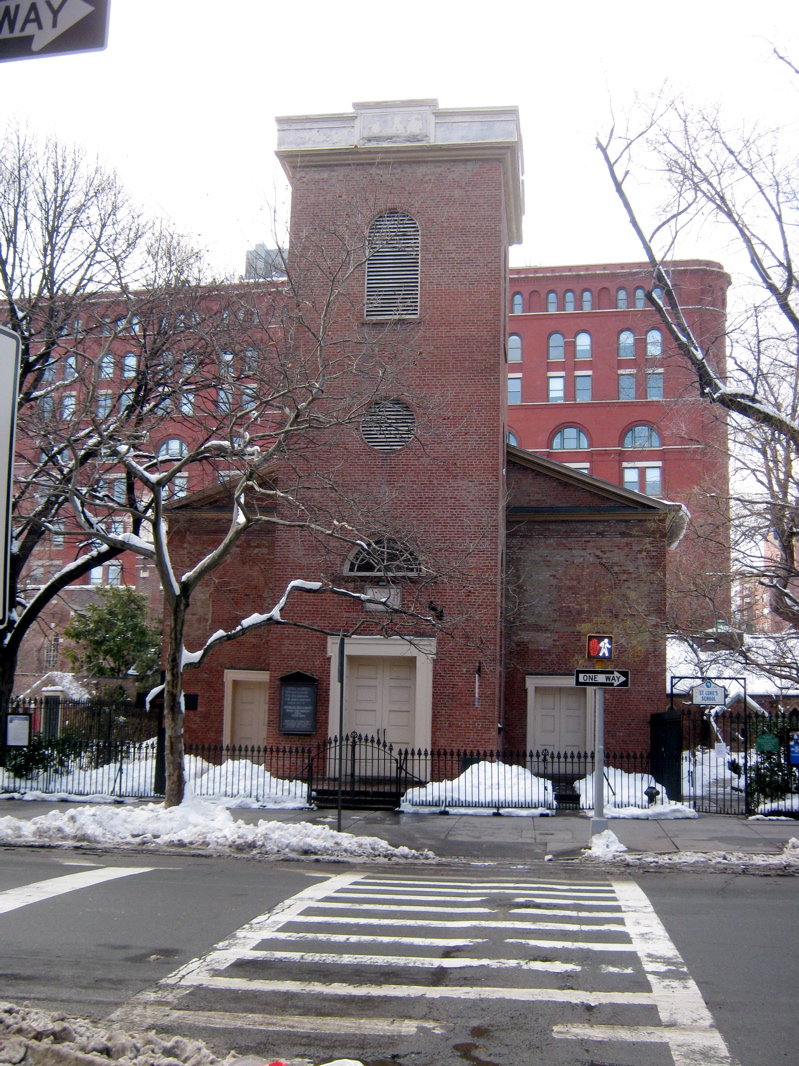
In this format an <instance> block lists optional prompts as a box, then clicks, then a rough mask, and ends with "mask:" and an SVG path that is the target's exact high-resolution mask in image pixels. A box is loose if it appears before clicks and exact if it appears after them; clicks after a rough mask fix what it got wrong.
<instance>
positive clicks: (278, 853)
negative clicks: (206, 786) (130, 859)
mask: <svg viewBox="0 0 799 1066" xmlns="http://www.w3.org/2000/svg"><path fill="white" fill-rule="evenodd" d="M4 844H5V845H9V844H17V845H19V844H22V845H34V846H36V845H38V846H53V845H56V846H62V847H76V846H77V847H80V846H94V847H98V846H101V847H125V848H129V847H138V848H151V849H161V848H188V849H192V850H208V851H213V852H214V853H215V854H237V853H241V852H247V853H248V854H251V855H258V856H261V857H266V858H301V857H305V858H308V857H311V858H326V859H355V860H363V859H418V858H432V857H433V856H432V853H431V852H429V851H425V852H418V851H414V850H413V849H411V848H406V847H399V848H395V847H392V846H391V845H390V844H389V843H387V841H385V840H382V839H381V838H380V837H358V836H353V835H352V834H351V833H336V832H334V831H333V830H332V829H328V827H327V826H322V825H311V824H309V823H308V822H299V823H297V824H294V825H287V824H283V823H281V822H266V821H261V822H258V823H257V824H256V825H247V824H246V823H245V822H242V821H234V819H233V816H232V815H231V814H230V812H229V811H228V810H226V809H225V808H224V807H220V806H218V805H215V804H212V803H208V802H206V801H203V800H199V799H188V800H186V801H185V802H184V803H182V804H181V805H180V806H179V807H170V808H168V809H167V808H165V807H164V805H163V804H162V803H148V804H145V805H143V806H141V807H127V806H122V807H118V806H114V807H107V806H95V807H75V808H73V809H72V810H68V811H50V812H49V813H48V814H42V815H39V816H38V817H36V818H31V819H30V820H25V819H22V818H11V817H6V818H0V845H4Z"/></svg>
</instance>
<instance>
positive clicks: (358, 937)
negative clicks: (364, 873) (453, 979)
mask: <svg viewBox="0 0 799 1066" xmlns="http://www.w3.org/2000/svg"><path fill="white" fill-rule="evenodd" d="M380 924H381V925H385V924H386V923H385V922H381V923H380ZM266 939H268V940H314V941H316V942H319V941H320V940H322V941H332V942H335V943H337V944H400V945H402V944H413V945H416V946H421V947H433V948H469V947H472V946H473V945H474V944H485V943H487V941H486V940H484V939H482V940H481V939H463V940H459V939H457V938H450V937H443V936H370V935H363V934H360V933H286V932H280V933H269V935H268V937H266Z"/></svg>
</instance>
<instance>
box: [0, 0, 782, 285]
mask: <svg viewBox="0 0 799 1066" xmlns="http://www.w3.org/2000/svg"><path fill="white" fill-rule="evenodd" d="M798 10H799V8H798V7H797V4H796V2H795V0H769V2H767V3H763V4H752V3H751V2H746V3H742V2H740V0H725V2H720V0H670V2H668V3H662V4H658V5H655V4H642V3H640V2H637V3H628V2H626V0H616V2H615V3H613V4H600V3H596V2H593V3H588V2H585V0H570V2H569V3H568V4H566V3H554V2H552V0H550V2H549V3H542V2H541V0H526V2H520V3H517V2H515V0H499V2H494V3H488V4H481V5H479V6H477V5H473V6H467V5H466V4H463V3H457V4H456V3H452V2H450V0H426V2H418V0H404V2H402V3H395V4H391V3H378V2H375V0H372V2H369V3H366V2H360V0H359V2H349V3H348V2H346V0H339V2H335V3H334V2H331V0H305V2H301V0H294V2H293V3H286V2H284V3H282V4H277V3H273V2H271V0H111V24H110V33H109V43H108V48H107V50H106V51H105V52H99V53H90V54H86V55H79V56H68V57H63V58H41V59H32V60H27V61H22V62H13V63H4V64H2V65H0V97H1V98H2V100H3V102H4V105H5V107H4V111H5V113H6V115H7V116H8V117H13V116H17V117H21V118H22V119H24V120H26V121H27V122H28V124H29V126H30V128H31V129H32V130H34V131H37V132H40V133H49V132H55V133H57V134H58V135H59V136H60V137H62V138H63V139H65V140H69V141H76V142H79V143H80V144H82V145H84V146H85V147H86V148H87V149H88V150H89V151H90V152H91V153H92V154H95V153H96V154H97V155H98V156H99V157H100V158H101V159H102V160H103V161H104V162H106V163H107V164H108V165H110V166H112V167H114V168H116V170H117V171H118V172H119V174H120V176H121V177H122V178H123V180H124V181H125V183H126V184H127V185H128V187H129V188H130V189H131V191H132V192H133V194H134V196H135V197H136V198H137V199H138V200H140V201H141V202H142V203H143V204H144V205H145V206H146V207H147V208H148V210H150V211H154V212H157V213H159V214H161V215H164V216H167V217H169V218H171V219H172V220H173V221H174V222H175V223H176V224H177V225H178V226H179V227H180V229H181V230H183V231H184V232H186V233H189V234H192V235H194V237H195V239H196V240H198V241H200V242H202V244H203V245H204V246H205V247H207V248H208V250H209V253H210V256H211V260H212V262H213V263H214V265H215V266H216V268H217V269H218V270H219V271H220V272H225V273H240V272H241V271H242V270H243V266H244V253H245V251H246V249H247V248H250V247H253V246H254V244H255V243H256V242H258V241H266V242H267V243H268V242H269V237H270V230H271V224H270V211H269V206H268V205H269V203H270V202H274V201H275V199H276V198H278V199H279V197H280V192H281V188H282V186H283V181H282V172H281V171H280V170H279V168H278V167H277V166H276V164H275V162H274V158H273V154H272V153H273V151H274V147H275V123H274V118H275V116H276V115H290V114H302V113H308V112H310V113H323V112H333V111H342V110H344V111H348V110H350V108H351V104H352V102H353V101H354V100H387V99H407V98H413V97H435V98H437V99H438V100H439V101H440V103H441V105H442V106H444V107H468V106H491V105H506V104H516V105H518V106H519V108H520V110H521V120H522V131H523V138H524V154H525V171H526V175H525V183H526V204H527V206H526V215H525V222H524V234H525V240H524V244H523V245H522V246H520V247H517V248H516V249H514V250H513V251H512V262H513V263H515V264H551V265H555V264H564V263H594V262H616V261H622V260H625V259H639V258H640V250H639V248H638V247H637V245H636V243H635V240H634V237H633V234H632V232H631V230H630V228H629V226H628V224H627V223H626V221H625V219H624V217H623V215H622V214H621V210H620V208H619V207H618V205H617V204H616V202H615V200H614V198H613V194H612V191H611V190H610V188H609V184H608V179H607V176H606V175H605V173H604V172H603V169H602V166H601V160H600V159H599V156H598V153H597V152H596V150H595V149H594V147H593V139H594V135H595V133H596V132H597V131H603V130H605V129H606V128H607V126H608V123H609V115H610V102H611V101H612V102H613V107H614V109H615V110H617V111H618V112H619V113H621V112H623V110H624V108H625V107H626V106H628V105H629V104H630V103H631V101H632V99H633V97H634V95H635V93H636V92H638V93H647V92H650V91H653V90H656V89H658V88H659V87H660V86H661V85H662V83H663V82H664V81H665V80H666V79H668V80H669V81H670V82H671V84H672V85H673V86H674V88H675V89H679V90H681V91H684V92H685V93H686V94H688V95H689V96H690V97H692V98H693V99H695V100H698V101H708V102H712V101H720V102H721V103H723V105H724V106H725V107H726V108H727V109H728V111H729V112H730V113H731V114H736V115H740V116H742V117H747V118H750V119H751V118H757V117H764V118H766V119H767V120H768V121H773V122H775V123H788V124H794V123H795V120H796V117H797V116H799V94H797V92H796V90H795V89H794V87H793V86H792V85H790V84H789V82H788V81H787V79H786V78H785V76H784V74H783V70H782V69H780V65H779V64H776V63H774V62H770V61H769V59H768V55H769V52H770V51H771V47H772V45H773V44H777V45H779V46H780V47H781V48H785V49H788V50H791V46H792V45H796V46H797V47H794V48H793V50H792V52H791V54H792V55H793V57H794V59H797V58H799V14H798V13H797V12H798ZM706 240H707V244H706V245H701V246H697V247H693V248H684V249H682V250H681V251H682V254H684V255H687V254H698V255H702V256H706V257H715V258H718V257H721V258H724V249H723V248H722V247H720V246H719V247H714V246H713V244H712V242H713V237H712V235H707V237H706Z"/></svg>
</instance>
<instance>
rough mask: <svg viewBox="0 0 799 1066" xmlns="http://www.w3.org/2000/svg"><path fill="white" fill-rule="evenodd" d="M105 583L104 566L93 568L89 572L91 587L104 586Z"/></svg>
mask: <svg viewBox="0 0 799 1066" xmlns="http://www.w3.org/2000/svg"><path fill="white" fill-rule="evenodd" d="M102 583H103V568H102V566H93V567H92V568H91V570H90V571H89V584H90V585H102Z"/></svg>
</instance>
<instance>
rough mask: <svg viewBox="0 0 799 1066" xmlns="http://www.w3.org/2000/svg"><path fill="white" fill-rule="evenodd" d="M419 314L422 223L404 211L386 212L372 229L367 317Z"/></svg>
mask: <svg viewBox="0 0 799 1066" xmlns="http://www.w3.org/2000/svg"><path fill="white" fill-rule="evenodd" d="M418 314H419V224H418V223H417V221H416V219H415V218H413V217H412V216H411V215H408V214H406V213H405V212H404V211H386V212H385V214H382V215H378V217H377V218H376V219H375V220H374V222H373V223H372V225H371V226H370V227H369V238H368V259H367V260H366V317H367V318H416V317H417V316H418Z"/></svg>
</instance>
